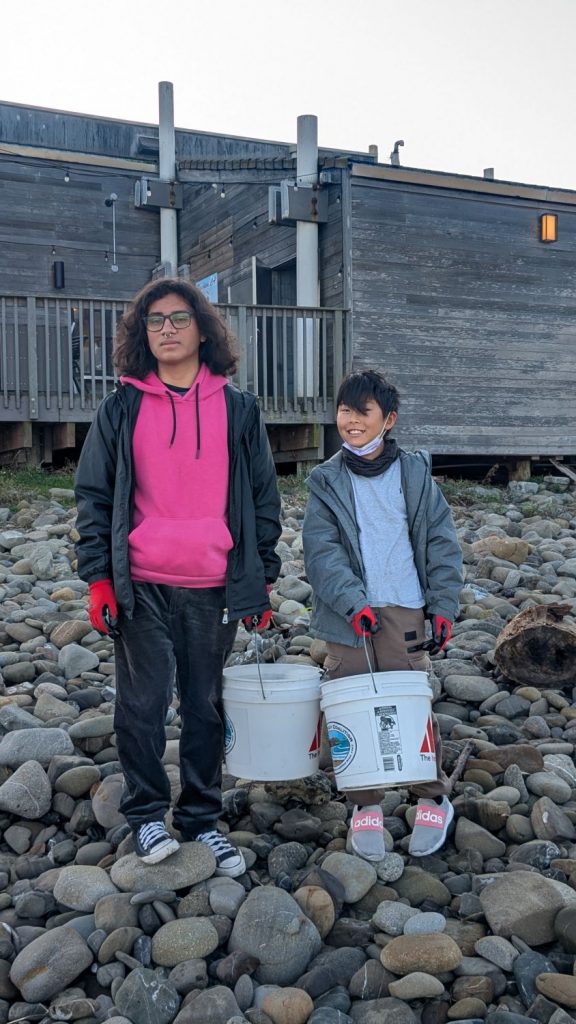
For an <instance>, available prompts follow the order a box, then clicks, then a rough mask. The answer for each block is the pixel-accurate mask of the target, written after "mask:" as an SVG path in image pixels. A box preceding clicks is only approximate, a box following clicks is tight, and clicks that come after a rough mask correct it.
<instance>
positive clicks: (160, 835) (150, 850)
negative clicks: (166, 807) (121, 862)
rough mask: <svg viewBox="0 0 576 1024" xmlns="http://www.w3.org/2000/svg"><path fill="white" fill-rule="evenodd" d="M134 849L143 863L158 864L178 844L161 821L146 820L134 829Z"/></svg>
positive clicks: (174, 849)
mask: <svg viewBox="0 0 576 1024" xmlns="http://www.w3.org/2000/svg"><path fill="white" fill-rule="evenodd" d="M134 849H135V851H136V854H137V856H138V857H139V858H140V860H141V861H143V862H144V864H158V863H159V861H161V860H164V858H165V857H169V856H170V854H171V853H176V850H178V849H180V844H179V842H178V840H177V839H174V836H171V835H170V833H169V832H168V830H167V829H166V826H165V825H164V822H163V821H147V822H145V824H144V825H140V828H137V829H135V830H134Z"/></svg>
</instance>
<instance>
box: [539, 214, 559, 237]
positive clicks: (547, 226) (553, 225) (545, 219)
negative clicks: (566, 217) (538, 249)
mask: <svg viewBox="0 0 576 1024" xmlns="http://www.w3.org/2000/svg"><path fill="white" fill-rule="evenodd" d="M540 241H541V242H557V241H558V215H557V214H556V213H543V214H542V215H541V216H540Z"/></svg>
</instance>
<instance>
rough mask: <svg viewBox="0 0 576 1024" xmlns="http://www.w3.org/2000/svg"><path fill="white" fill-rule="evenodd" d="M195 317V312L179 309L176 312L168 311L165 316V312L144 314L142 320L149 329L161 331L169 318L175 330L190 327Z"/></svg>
mask: <svg viewBox="0 0 576 1024" xmlns="http://www.w3.org/2000/svg"><path fill="white" fill-rule="evenodd" d="M193 319H194V314H193V313H188V312H187V311H186V310H184V309H182V310H178V311H177V312H175V313H167V314H166V315H165V316H164V314H163V313H150V315H149V316H143V317H142V320H143V321H144V324H145V326H146V330H148V331H161V330H162V328H163V327H164V324H165V323H166V320H169V321H170V323H171V324H172V327H173V328H174V330H175V331H183V330H184V328H185V327H190V324H191V323H192V321H193Z"/></svg>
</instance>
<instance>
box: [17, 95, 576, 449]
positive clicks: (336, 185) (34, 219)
mask: <svg viewBox="0 0 576 1024" xmlns="http://www.w3.org/2000/svg"><path fill="white" fill-rule="evenodd" d="M176 155H177V168H178V173H177V183H178V188H179V189H181V194H180V203H181V209H180V211H179V213H178V252H179V257H178V258H179V273H180V274H181V275H182V276H186V277H189V278H190V279H191V280H193V281H195V282H202V286H203V287H205V288H206V289H207V292H208V294H209V295H210V296H211V297H212V298H213V299H214V301H217V302H218V303H219V304H220V305H221V306H222V311H223V313H224V315H225V316H227V317H228V318H229V320H230V322H231V324H232V326H233V328H234V330H235V331H236V333H237V334H238V336H239V339H240V343H241V347H242V353H243V360H242V366H241V371H240V382H241V383H242V384H243V385H244V386H248V387H250V388H251V389H252V390H255V391H256V392H257V393H258V394H259V396H260V398H261V402H262V406H263V409H264V413H265V416H266V419H267V422H268V424H269V429H270V433H271V437H272V440H273V446H274V448H275V449H276V456H277V459H278V461H285V462H287V463H289V464H291V463H292V462H298V461H303V460H311V459H315V458H319V457H322V456H323V454H324V452H325V450H330V448H331V447H332V446H333V444H334V434H333V430H331V429H330V427H331V424H333V421H334V401H333V400H334V393H335V388H336V387H337V384H338V381H339V379H340V377H341V375H342V373H343V372H344V371H345V370H346V369H348V368H350V367H354V368H360V367H368V366H374V367H378V368H380V369H382V370H384V371H385V372H386V373H387V374H388V375H389V376H390V377H391V379H392V380H394V382H395V383H396V384H397V385H398V387H399V388H400V391H401V394H402V395H403V401H402V406H401V418H400V421H399V428H398V431H397V433H398V436H399V438H400V440H401V441H402V443H404V444H406V445H407V446H411V447H413V446H419V447H426V448H428V449H429V450H431V451H432V452H433V453H434V454H436V455H438V456H448V455H458V456H465V457H468V458H472V457H477V456H491V457H493V458H494V460H495V461H496V460H498V459H502V460H510V459H513V458H529V457H531V456H561V457H564V458H568V457H570V456H573V455H574V454H575V453H576V397H575V393H576V388H575V384H576V358H575V349H576V274H575V271H576V192H571V191H568V190H554V189H550V188H544V187H538V186H531V185H524V184H518V183H511V182H505V181H497V180H492V179H487V178H482V177H478V178H476V177H470V176H462V175H454V174H448V173H440V172H432V171H424V170H417V169H413V168H404V167H393V166H391V165H388V164H379V163H378V162H377V158H376V156H375V154H374V153H373V152H372V153H365V154H361V153H344V154H342V153H338V152H336V151H330V150H321V151H320V153H319V182H320V184H319V187H318V190H317V191H315V195H316V196H317V197H318V198H321V200H322V216H321V218H320V224H319V242H318V244H319V279H320V305H319V307H315V308H313V309H312V308H310V309H302V308H299V307H298V306H297V305H296V301H297V296H296V221H295V219H293V217H292V216H291V209H290V210H288V216H285V217H283V216H282V211H283V208H284V204H285V203H286V204H287V206H286V208H288V207H289V206H291V205H292V200H293V199H294V198H295V197H294V196H292V197H291V192H292V191H296V188H295V182H296V156H295V151H294V146H292V145H290V144H286V143H278V142H272V141H270V142H268V141H261V140H253V139H241V138H236V137H233V136H229V137H227V136H221V135H210V134H207V133H200V132H193V131H184V130H178V131H177V132H176ZM157 178H158V129H157V127H156V126H152V125H146V124H130V123H127V122H122V121H115V120H112V119H106V118H96V117H88V116H84V115H79V114H72V113H62V112H58V111H48V110H41V109H39V108H30V107H23V106H19V105H17V104H9V103H0V239H1V242H2V245H1V246H0V450H4V451H5V452H7V451H14V450H19V451H24V450H25V449H26V448H27V447H29V446H30V445H34V446H35V448H36V450H37V453H38V452H39V456H40V457H41V458H44V459H47V460H48V459H49V458H50V452H51V448H52V447H58V446H64V447H68V446H70V445H71V443H73V440H74V438H73V434H74V426H75V425H77V424H81V423H85V424H86V423H87V422H89V421H90V419H91V418H92V416H93V414H94V409H95V408H96V406H97V404H98V401H99V400H100V398H101V397H102V395H103V394H104V393H105V392H106V391H107V390H109V389H110V387H112V386H113V381H114V377H113V370H112V363H111V355H112V339H113V334H114V326H115V322H116V319H117V317H118V315H119V314H120V311H121V310H122V308H123V306H124V303H125V302H126V301H128V300H129V299H130V297H131V296H132V295H133V294H134V292H135V291H136V290H137V289H138V288H139V287H140V286H141V285H142V284H144V283H145V282H146V281H147V280H148V279H149V278H150V277H151V276H152V275H153V274H158V273H162V266H161V265H160V231H159V209H158V206H157V205H155V201H154V196H155V189H154V183H155V182H156V181H157ZM300 191H302V189H301V190H300ZM307 191H308V190H307ZM112 197H115V198H112ZM143 200H144V201H143ZM544 214H552V215H553V216H554V217H555V218H556V226H557V239H556V241H551V242H549V243H545V242H543V241H542V240H541V218H542V215H544ZM114 268H116V269H114ZM303 346H304V348H307V347H309V346H311V348H312V357H311V359H310V360H308V361H306V360H305V361H304V364H302V352H303ZM325 435H326V446H325V445H324V436H325Z"/></svg>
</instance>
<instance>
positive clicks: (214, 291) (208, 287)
mask: <svg viewBox="0 0 576 1024" xmlns="http://www.w3.org/2000/svg"><path fill="white" fill-rule="evenodd" d="M196 287H197V288H199V289H200V291H201V292H204V295H205V296H206V298H207V299H208V300H209V301H210V302H218V274H208V277H203V278H202V280H200V281H196Z"/></svg>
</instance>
